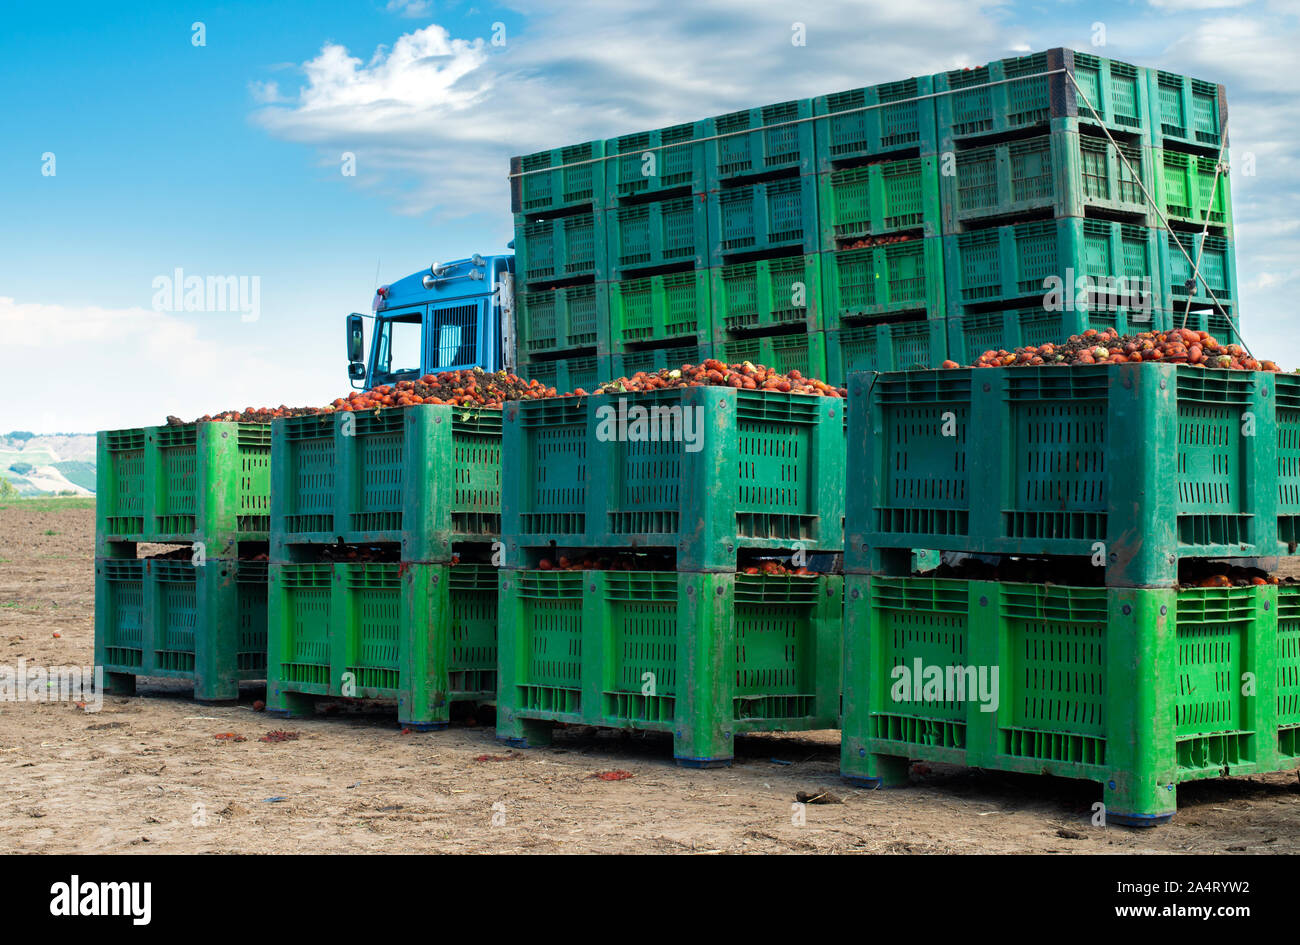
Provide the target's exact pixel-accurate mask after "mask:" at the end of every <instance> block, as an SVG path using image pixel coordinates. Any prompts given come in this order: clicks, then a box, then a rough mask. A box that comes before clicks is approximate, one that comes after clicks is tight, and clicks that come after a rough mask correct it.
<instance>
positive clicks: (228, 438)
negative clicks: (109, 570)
mask: <svg viewBox="0 0 1300 945" xmlns="http://www.w3.org/2000/svg"><path fill="white" fill-rule="evenodd" d="M95 468H96V473H95V494H96V496H97V501H96V505H95V537H96V542H95V545H96V553H97V554H99V555H103V556H106V557H110V556H114V555H124V554H127V553H130V554H134V551H133V550H132V549H130V548H127V547H125V546H123V547H120V548H118V549H117V550H114V548H113V546H114V545H117V544H118V543H131V542H141V541H148V542H171V543H177V542H185V543H191V542H202V543H204V544H205V545H206V553H207V554H208V556H210V557H221V556H228V555H233V554H234V553H235V547H236V544H237V543H238V542H251V541H262V542H264V541H266V540H267V539H268V537H269V531H270V484H271V430H270V427H268V426H266V425H265V424H256V423H218V422H209V423H186V424H180V425H177V426H161V427H138V428H136V429H131V430H101V431H100V432H99V434H98V435H97V438H96V467H95Z"/></svg>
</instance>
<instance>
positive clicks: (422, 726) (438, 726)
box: [397, 720, 449, 732]
mask: <svg viewBox="0 0 1300 945" xmlns="http://www.w3.org/2000/svg"><path fill="white" fill-rule="evenodd" d="M448 724H449V723H447V722H402V721H400V720H399V721H398V723H397V725H398V727H399V728H409V729H412V730H413V731H416V732H441V731H442V730H443V729H445V728H447V726H448Z"/></svg>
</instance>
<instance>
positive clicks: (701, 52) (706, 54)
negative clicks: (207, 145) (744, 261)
mask: <svg viewBox="0 0 1300 945" xmlns="http://www.w3.org/2000/svg"><path fill="white" fill-rule="evenodd" d="M512 5H513V6H515V7H517V8H518V9H519V10H520V11H521V12H523V13H524V14H525V15H526V16H527V18H528V19H527V23H526V26H525V27H523V28H522V29H517V30H514V31H512V32H511V33H509V34H508V35H507V37H506V45H505V46H503V47H502V46H492V45H491V43H490V36H489V35H487V34H485V35H484V36H480V37H461V38H454V37H452V36H451V35H450V33H449V32H448V31H447V30H446V29H445V28H444V27H442V26H440V25H438V24H432V25H430V26H428V27H425V28H423V29H418V30H415V31H413V32H410V33H406V34H404V35H403V36H401V37H400V38H399V39H397V41H396V42H395V43H393V45H392V48H391V50H390V49H388V48H386V47H383V46H381V47H379V48H378V49H376V50H375V51H374V52H373V54H372V55H371V56H370V58H369V60H367V61H363V60H362V58H361V57H360V54H356V53H353V52H351V51H350V50H349V49H347V48H346V47H345V46H343V45H339V44H335V43H328V44H326V45H325V46H324V47H323V48H322V49H321V52H320V54H319V55H317V56H316V57H315V58H313V59H311V60H309V61H307V62H305V63H303V64H302V67H301V72H302V75H303V77H304V82H303V85H302V87H301V88H300V89H299V90H298V91H297V92H296V94H293V95H290V96H289V97H290V99H291V103H290V104H282V105H272V106H267V107H262V108H260V109H258V110H257V111H256V112H255V113H254V115H255V120H256V121H257V122H259V123H260V124H261V125H262V126H263V127H264V128H265V129H266V130H267V131H268V132H270V133H271V134H273V135H276V136H278V137H282V138H286V139H289V140H293V141H300V142H303V143H307V144H311V145H315V146H318V147H319V148H320V149H321V150H320V154H321V160H322V162H330V163H333V162H336V161H337V160H338V154H339V153H340V152H342V151H352V152H354V153H356V154H357V155H358V182H359V183H362V184H369V185H370V186H375V182H376V181H377V180H383V181H384V183H383V184H382V185H381V186H382V188H383V190H384V191H385V192H388V193H396V194H397V195H398V196H397V197H396V200H397V202H398V210H399V211H401V212H406V213H423V212H426V211H428V210H430V209H434V208H437V210H438V211H439V212H440V213H441V214H443V215H456V214H457V213H463V212H473V211H483V212H495V213H498V214H499V213H500V212H501V208H502V207H503V206H506V205H507V204H506V200H507V193H508V190H507V182H506V174H507V168H508V160H509V158H510V156H512V155H515V154H525V153H528V152H530V151H536V150H540V149H541V148H546V147H556V146H559V145H563V144H570V143H575V142H579V141H586V140H590V139H592V138H609V137H614V136H616V135H619V134H625V133H627V132H631V131H637V130H641V129H644V128H652V127H659V126H662V125H668V124H673V123H676V122H681V121H689V120H695V119H700V118H705V117H708V116H709V115H713V114H718V113H721V112H725V111H729V110H731V109H734V108H741V107H745V106H750V105H754V104H765V103H768V102H776V101H784V100H786V99H790V98H795V97H801V96H808V95H816V94H820V93H823V92H829V91H838V90H840V89H844V88H852V87H854V86H858V85H869V84H872V83H875V82H885V81H891V80H894V79H899V78H902V77H905V76H910V75H920V74H925V73H929V72H934V71H938V70H941V69H947V68H951V67H954V66H956V65H959V64H961V63H962V62H965V61H968V60H972V59H979V58H981V57H982V58H985V59H987V58H991V57H993V56H996V55H1004V54H1005V53H1006V50H1007V45H1006V44H1005V43H1004V42H1002V37H1001V35H1000V32H999V27H998V25H997V23H996V20H995V18H994V17H993V16H991V15H990V14H991V13H993V12H995V11H997V10H998V9H999V7H1000V6H1001V3H1000V2H999V0H976V2H973V3H972V2H961V0H912V2H909V3H908V4H898V3H896V2H895V0H836V2H831V3H825V4H821V5H819V6H818V7H816V8H815V9H814V8H809V9H804V8H797V9H794V8H792V9H784V8H781V7H760V8H755V6H754V5H753V4H752V3H749V2H742V0H699V2H696V3H693V4H690V5H681V6H670V5H664V4H661V3H657V2H653V0H626V2H623V3H620V4H618V5H617V7H614V6H600V5H590V4H587V3H585V2H580V0H551V2H548V3H546V4H545V5H544V6H543V5H542V4H541V3H539V2H533V0H517V2H515V3H514V4H512ZM794 21H798V22H801V23H803V24H804V26H805V28H806V37H807V45H806V46H803V47H796V46H794V45H793V44H792V42H791V38H792V35H793V30H792V24H793V22H794ZM866 50H869V51H870V54H869V55H867V54H866V53H865V52H864V51H866Z"/></svg>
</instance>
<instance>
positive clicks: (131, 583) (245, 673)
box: [95, 423, 271, 702]
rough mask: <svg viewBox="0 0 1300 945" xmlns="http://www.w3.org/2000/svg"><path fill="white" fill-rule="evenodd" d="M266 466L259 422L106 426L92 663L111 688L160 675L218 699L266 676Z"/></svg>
mask: <svg viewBox="0 0 1300 945" xmlns="http://www.w3.org/2000/svg"><path fill="white" fill-rule="evenodd" d="M270 472H271V433H270V428H269V427H267V426H265V425H261V424H255V423H185V424H168V425H166V426H156V427H137V428H134V429H125V430H104V431H101V432H100V433H99V435H98V443H97V456H96V504H95V663H96V665H97V666H102V667H103V668H104V672H105V674H106V680H105V682H106V687H107V688H108V690H109V691H111V692H113V693H118V694H124V695H129V694H131V693H133V692H135V682H136V678H137V677H139V676H149V677H163V678H168V679H178V680H183V681H185V682H187V683H189V684H191V685H192V686H193V691H194V697H195V698H196V699H198V700H201V701H214V702H215V701H225V700H230V699H235V698H238V696H239V685H240V683H241V682H254V681H257V680H261V679H264V678H265V677H266V590H267V541H268V538H269V529H270V525H269V523H270ZM141 545H146V546H148V547H145V548H141V547H140V546H141Z"/></svg>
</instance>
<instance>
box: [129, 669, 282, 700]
mask: <svg viewBox="0 0 1300 945" xmlns="http://www.w3.org/2000/svg"><path fill="white" fill-rule="evenodd" d="M140 679H173V680H176V679H179V680H181V681H184V682H188V683H191V684H192V686H193V688H194V696H193V699H194V701H195V702H197V703H198V704H199V705H236V704H237V703H238V702H239V687H240V686H245V685H247V686H256V685H258V684H260V683H261V682H262V680H261V678H260V677H259V678H258V679H242V678H241V679H239V680H237V681H236V682H235V684H234V686H233V687H231V686H229V685H217V686H204V685H203V683H202V682H201V681H200V680H199V679H198V677H197V676H195V675H194V674H193V673H187V674H184V675H181V674H177V673H173V674H168V675H158V674H153V673H128V672H122V671H120V670H110V669H109V668H108V667H105V668H104V695H106V696H134V695H137V694H138V685H137V680H140Z"/></svg>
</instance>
